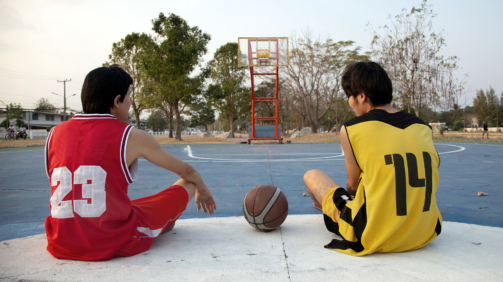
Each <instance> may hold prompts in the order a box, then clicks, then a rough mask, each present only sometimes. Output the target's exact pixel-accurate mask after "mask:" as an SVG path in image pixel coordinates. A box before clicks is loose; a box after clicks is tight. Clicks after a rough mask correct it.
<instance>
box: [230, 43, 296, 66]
mask: <svg viewBox="0 0 503 282" xmlns="http://www.w3.org/2000/svg"><path fill="white" fill-rule="evenodd" d="M238 46H239V51H238V65H239V66H240V67H263V66H269V67H283V66H288V63H289V62H288V37H239V38H238Z"/></svg>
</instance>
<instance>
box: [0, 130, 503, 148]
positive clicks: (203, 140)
mask: <svg viewBox="0 0 503 282" xmlns="http://www.w3.org/2000/svg"><path fill="white" fill-rule="evenodd" d="M242 136H243V137H242V138H219V137H201V136H195V135H183V136H182V140H181V141H178V140H176V139H174V138H169V137H168V136H154V137H155V139H157V141H158V142H159V143H160V144H235V143H240V142H246V141H247V138H246V137H245V136H247V135H246V134H243V135H242ZM481 137H482V134H481V133H467V132H445V133H444V135H443V136H442V135H440V134H433V140H435V141H452V142H454V141H457V142H459V141H461V142H467V141H468V142H490V143H503V133H491V134H490V135H489V137H490V139H482V138H481ZM287 141H290V142H291V143H331V142H340V135H339V134H338V133H316V134H309V135H306V136H302V137H297V138H290V137H286V138H284V139H283V142H284V143H286V142H287ZM267 142H268V143H276V142H277V141H275V142H272V141H267ZM267 142H266V143H267ZM253 143H264V141H253ZM44 144H45V139H44V138H41V139H33V140H9V141H7V140H0V148H22V147H42V146H44Z"/></svg>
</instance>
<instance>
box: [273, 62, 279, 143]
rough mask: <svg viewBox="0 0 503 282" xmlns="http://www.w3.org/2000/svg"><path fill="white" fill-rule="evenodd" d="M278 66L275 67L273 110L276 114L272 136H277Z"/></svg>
mask: <svg viewBox="0 0 503 282" xmlns="http://www.w3.org/2000/svg"><path fill="white" fill-rule="evenodd" d="M278 72H279V71H278V67H276V85H275V92H276V93H275V99H276V101H275V103H274V104H275V108H276V109H275V112H276V116H275V119H274V127H275V128H274V136H275V137H276V138H278V78H279V75H278Z"/></svg>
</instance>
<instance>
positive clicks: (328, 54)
mask: <svg viewBox="0 0 503 282" xmlns="http://www.w3.org/2000/svg"><path fill="white" fill-rule="evenodd" d="M353 44H354V42H353V41H339V42H334V41H333V40H332V39H326V40H321V39H314V38H313V36H312V34H311V32H310V31H305V32H304V33H303V36H302V37H300V38H295V37H294V38H293V40H292V48H291V53H290V64H289V66H288V67H286V68H284V69H285V71H284V76H285V81H286V83H285V86H284V87H286V88H287V89H288V92H289V93H290V94H291V95H294V96H296V97H297V99H299V100H300V102H301V103H302V107H303V110H302V111H299V113H300V114H302V113H304V114H305V115H306V116H307V118H308V119H309V122H310V123H311V130H312V132H313V133H316V132H317V130H318V127H319V124H320V121H321V120H322V119H323V118H324V116H325V114H326V113H327V111H328V110H329V109H330V108H331V106H332V104H333V103H335V102H337V101H339V100H341V99H343V97H344V94H343V93H342V92H343V91H342V88H341V84H340V78H341V74H342V72H343V70H344V68H345V67H346V66H347V65H348V64H349V63H351V62H354V61H365V60H368V56H366V55H360V54H359V53H358V52H359V50H360V47H356V48H354V49H351V47H352V46H353Z"/></svg>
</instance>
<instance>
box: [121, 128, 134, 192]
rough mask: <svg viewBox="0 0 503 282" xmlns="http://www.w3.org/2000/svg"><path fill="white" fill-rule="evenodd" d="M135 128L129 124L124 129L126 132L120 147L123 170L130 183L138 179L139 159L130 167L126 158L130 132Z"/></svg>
mask: <svg viewBox="0 0 503 282" xmlns="http://www.w3.org/2000/svg"><path fill="white" fill-rule="evenodd" d="M132 129H133V126H131V125H128V126H126V128H125V129H124V133H123V134H122V140H121V148H120V154H121V156H120V162H121V166H122V171H123V172H124V177H125V178H126V180H127V182H128V183H129V184H131V183H133V182H134V181H136V179H138V159H136V160H134V161H133V163H131V167H128V165H127V161H126V160H127V159H126V147H127V141H128V138H129V134H130V133H131V130H132Z"/></svg>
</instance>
